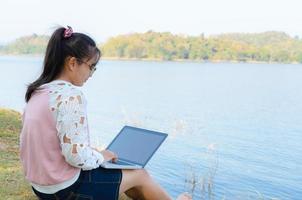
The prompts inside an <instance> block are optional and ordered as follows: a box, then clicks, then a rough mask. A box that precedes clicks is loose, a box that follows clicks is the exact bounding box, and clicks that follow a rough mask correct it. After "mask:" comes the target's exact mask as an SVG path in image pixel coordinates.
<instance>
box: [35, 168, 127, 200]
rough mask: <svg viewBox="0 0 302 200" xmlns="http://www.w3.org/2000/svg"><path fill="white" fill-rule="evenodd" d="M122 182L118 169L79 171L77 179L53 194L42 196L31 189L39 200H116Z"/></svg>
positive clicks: (42, 194)
mask: <svg viewBox="0 0 302 200" xmlns="http://www.w3.org/2000/svg"><path fill="white" fill-rule="evenodd" d="M121 181H122V171H121V170H119V169H104V168H101V167H99V168H97V169H93V170H89V171H81V174H80V177H79V179H78V180H77V181H76V182H75V183H74V184H73V185H71V186H69V187H68V188H65V189H63V190H60V191H58V192H56V193H55V194H44V193H41V192H38V191H37V190H35V189H34V188H33V191H34V192H35V194H36V195H37V196H38V197H39V199H41V200H117V199H118V197H119V187H120V184H121Z"/></svg>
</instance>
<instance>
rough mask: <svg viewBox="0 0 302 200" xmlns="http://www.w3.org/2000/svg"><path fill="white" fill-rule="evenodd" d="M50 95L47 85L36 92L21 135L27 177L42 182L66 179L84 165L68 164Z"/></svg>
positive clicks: (23, 163)
mask: <svg viewBox="0 0 302 200" xmlns="http://www.w3.org/2000/svg"><path fill="white" fill-rule="evenodd" d="M49 98H50V97H49V91H48V89H47V88H43V89H41V90H38V91H37V92H35V93H34V94H33V96H32V97H31V99H30V100H29V102H28V104H27V106H26V108H25V110H24V113H23V128H22V132H21V136H20V151H21V153H20V156H21V161H22V165H23V169H24V173H25V177H26V179H27V180H28V181H30V182H32V183H35V184H39V185H54V184H59V183H62V182H64V181H66V180H69V179H71V178H72V177H74V176H75V175H76V174H77V173H79V171H80V168H76V167H73V166H71V165H70V164H68V163H67V162H66V161H65V158H64V156H63V155H62V150H61V147H60V141H59V138H58V135H57V134H58V131H57V129H56V123H55V120H54V117H53V115H52V113H51V110H50V108H49Z"/></svg>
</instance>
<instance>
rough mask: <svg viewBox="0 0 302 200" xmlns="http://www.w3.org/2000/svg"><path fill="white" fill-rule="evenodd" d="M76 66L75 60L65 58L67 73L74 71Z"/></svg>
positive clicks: (69, 57)
mask: <svg viewBox="0 0 302 200" xmlns="http://www.w3.org/2000/svg"><path fill="white" fill-rule="evenodd" d="M76 64H77V59H76V58H75V57H71V56H68V57H67V58H66V67H67V70H68V71H74V70H75V67H76Z"/></svg>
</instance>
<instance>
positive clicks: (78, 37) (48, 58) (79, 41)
mask: <svg viewBox="0 0 302 200" xmlns="http://www.w3.org/2000/svg"><path fill="white" fill-rule="evenodd" d="M70 29H71V27H68V29H66V28H64V27H59V28H57V29H56V30H55V31H54V33H53V34H52V35H51V37H50V39H49V42H48V44H47V48H46V53H45V57H44V61H43V71H42V74H41V75H40V77H39V78H38V79H37V80H36V81H34V82H32V83H31V84H29V85H28V87H27V91H26V94H25V101H26V102H28V101H29V99H30V98H31V96H32V94H33V93H34V92H35V91H36V90H38V89H39V87H40V86H41V85H43V84H46V83H49V82H51V81H53V80H55V79H56V78H57V77H58V76H59V75H60V74H61V72H62V71H63V69H64V62H65V59H66V58H67V57H68V56H72V57H76V58H78V59H84V58H92V57H93V56H94V55H95V54H101V53H100V50H99V49H98V48H97V47H96V43H95V42H94V41H93V40H92V39H91V38H90V37H89V36H87V35H85V34H82V33H72V29H71V32H70ZM67 33H68V35H67V36H66V34H67Z"/></svg>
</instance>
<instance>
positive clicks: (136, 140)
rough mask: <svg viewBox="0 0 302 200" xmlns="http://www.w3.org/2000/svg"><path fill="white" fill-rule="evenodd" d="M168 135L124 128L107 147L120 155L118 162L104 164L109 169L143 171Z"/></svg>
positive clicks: (134, 128)
mask: <svg viewBox="0 0 302 200" xmlns="http://www.w3.org/2000/svg"><path fill="white" fill-rule="evenodd" d="M167 136H168V134H166V133H161V132H157V131H151V130H147V129H142V128H137V127H132V126H124V127H123V128H122V130H121V131H120V132H119V133H118V135H117V136H116V137H115V138H114V139H113V141H112V142H111V143H110V144H109V146H108V147H107V150H110V151H112V152H114V153H116V154H117V155H118V160H117V162H115V163H113V162H112V161H110V162H103V163H102V164H101V166H102V167H103V168H107V169H141V168H144V167H145V166H146V164H147V163H148V161H149V160H150V159H151V157H152V156H153V154H154V153H155V152H156V150H157V149H158V148H159V146H160V145H161V144H162V143H163V142H164V140H165V139H166V137H167Z"/></svg>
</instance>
